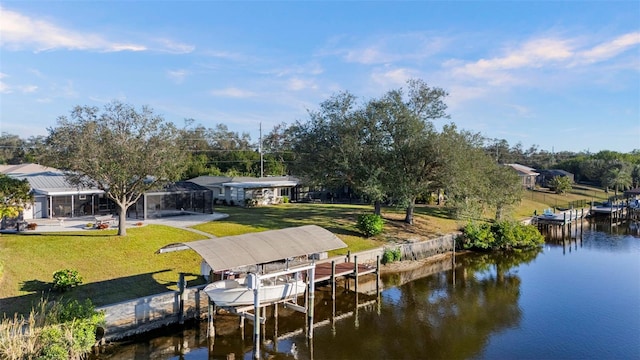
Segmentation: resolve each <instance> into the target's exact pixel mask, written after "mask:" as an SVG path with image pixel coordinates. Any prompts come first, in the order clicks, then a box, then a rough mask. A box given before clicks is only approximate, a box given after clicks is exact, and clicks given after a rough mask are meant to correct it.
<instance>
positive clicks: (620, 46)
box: [578, 32, 640, 63]
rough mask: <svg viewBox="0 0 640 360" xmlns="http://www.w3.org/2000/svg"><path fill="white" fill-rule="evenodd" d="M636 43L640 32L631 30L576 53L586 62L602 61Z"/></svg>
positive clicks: (639, 37) (638, 42)
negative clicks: (631, 31)
mask: <svg viewBox="0 0 640 360" xmlns="http://www.w3.org/2000/svg"><path fill="white" fill-rule="evenodd" d="M638 44H640V32H633V33H629V34H624V35H621V36H618V37H617V38H615V39H613V40H611V41H607V42H604V43H602V44H599V45H596V46H594V47H593V48H591V49H589V50H585V51H582V52H580V53H578V57H579V58H580V60H582V61H584V62H588V63H592V62H597V61H603V60H607V59H610V58H612V57H615V56H617V55H619V54H620V53H622V52H624V51H627V50H628V49H630V48H632V47H634V46H636V45H638Z"/></svg>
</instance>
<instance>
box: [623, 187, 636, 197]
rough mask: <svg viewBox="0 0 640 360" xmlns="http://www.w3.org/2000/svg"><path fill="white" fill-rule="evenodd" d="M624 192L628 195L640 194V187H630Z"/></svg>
mask: <svg viewBox="0 0 640 360" xmlns="http://www.w3.org/2000/svg"><path fill="white" fill-rule="evenodd" d="M624 194H625V195H627V196H631V195H640V187H637V188H633V189H629V190H627V191H625V192H624Z"/></svg>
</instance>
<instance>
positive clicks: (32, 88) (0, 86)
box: [0, 73, 38, 94]
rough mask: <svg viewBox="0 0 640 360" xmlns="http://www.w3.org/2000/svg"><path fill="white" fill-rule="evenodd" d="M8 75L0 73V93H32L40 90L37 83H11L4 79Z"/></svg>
mask: <svg viewBox="0 0 640 360" xmlns="http://www.w3.org/2000/svg"><path fill="white" fill-rule="evenodd" d="M8 77H9V75H7V74H4V73H0V94H11V93H13V92H14V91H17V92H21V93H23V94H30V93H34V92H36V91H38V86H37V85H9V84H7V83H6V82H5V81H3V80H2V79H4V78H8Z"/></svg>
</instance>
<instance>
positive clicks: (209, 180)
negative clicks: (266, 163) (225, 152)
mask: <svg viewBox="0 0 640 360" xmlns="http://www.w3.org/2000/svg"><path fill="white" fill-rule="evenodd" d="M188 181H189V182H192V183H195V184H198V185H201V186H204V187H206V188H207V189H210V190H211V191H213V198H214V199H215V200H216V202H220V203H223V204H228V205H239V206H243V205H245V201H246V200H248V199H255V200H256V201H257V202H258V204H259V205H269V204H278V203H280V202H281V201H282V198H283V197H287V198H289V200H292V201H295V200H297V199H298V195H299V194H298V191H297V190H296V189H297V186H298V179H296V178H295V177H292V176H268V177H263V178H256V177H245V176H243V177H229V176H198V177H197V178H194V179H190V180H188Z"/></svg>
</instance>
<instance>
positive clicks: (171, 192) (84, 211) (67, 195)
mask: <svg viewBox="0 0 640 360" xmlns="http://www.w3.org/2000/svg"><path fill="white" fill-rule="evenodd" d="M0 172H1V173H3V174H5V175H7V176H10V177H13V178H16V179H20V180H23V179H26V180H27V181H28V182H29V185H30V186H31V191H32V193H33V195H34V203H33V205H30V206H27V207H26V208H25V209H24V211H22V213H21V214H20V216H19V217H18V220H30V219H41V218H74V217H84V216H96V215H107V214H116V213H117V211H118V209H117V207H116V205H115V203H114V202H113V201H112V200H111V199H109V198H108V197H107V196H106V194H105V192H104V191H103V190H100V189H97V188H81V187H77V186H74V185H71V184H70V183H69V182H67V180H66V179H65V176H64V172H63V171H61V170H59V169H55V168H51V167H46V166H42V165H38V164H21V165H0ZM181 212H201V213H207V214H211V213H213V192H212V191H211V190H210V189H207V188H205V187H202V186H199V185H197V184H194V183H190V182H187V181H180V182H176V183H173V184H170V185H168V186H167V187H166V188H165V189H163V190H160V191H150V192H147V193H145V194H143V195H142V196H141V197H140V199H139V200H138V203H136V204H135V205H132V206H131V207H129V211H128V214H127V215H128V216H130V217H133V218H139V219H148V218H154V217H161V216H167V215H175V214H176V213H181ZM14 220H15V219H14ZM5 222H6V221H5Z"/></svg>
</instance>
